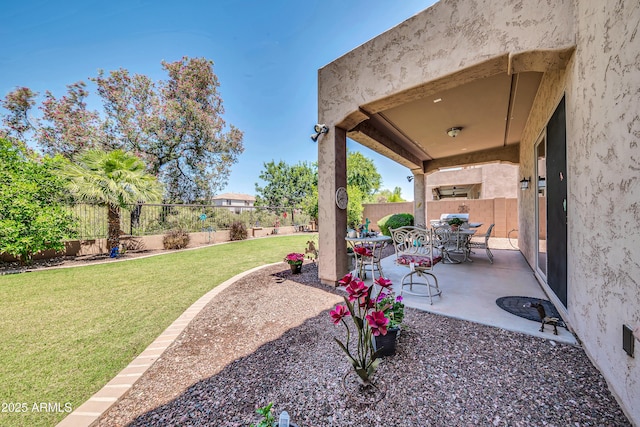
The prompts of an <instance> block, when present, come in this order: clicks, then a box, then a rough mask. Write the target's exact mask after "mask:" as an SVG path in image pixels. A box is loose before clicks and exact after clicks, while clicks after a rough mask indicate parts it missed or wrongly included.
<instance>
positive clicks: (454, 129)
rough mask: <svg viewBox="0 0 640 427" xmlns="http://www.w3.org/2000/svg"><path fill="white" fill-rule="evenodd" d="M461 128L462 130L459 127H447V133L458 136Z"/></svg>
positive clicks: (452, 136) (453, 136)
mask: <svg viewBox="0 0 640 427" xmlns="http://www.w3.org/2000/svg"><path fill="white" fill-rule="evenodd" d="M461 130H462V128H461V127H452V128H449V129H447V135H449V136H450V137H451V138H455V137H456V136H458V134H459V133H460V131H461Z"/></svg>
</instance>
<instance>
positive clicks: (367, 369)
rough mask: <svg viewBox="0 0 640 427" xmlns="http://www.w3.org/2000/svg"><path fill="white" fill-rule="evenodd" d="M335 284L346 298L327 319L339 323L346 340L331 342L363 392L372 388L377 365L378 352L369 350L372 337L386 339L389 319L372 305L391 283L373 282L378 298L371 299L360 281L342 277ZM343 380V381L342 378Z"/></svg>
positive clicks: (368, 289)
mask: <svg viewBox="0 0 640 427" xmlns="http://www.w3.org/2000/svg"><path fill="white" fill-rule="evenodd" d="M339 283H340V284H341V285H342V286H345V288H346V291H347V294H348V295H347V296H345V297H344V302H345V304H344V305H342V304H338V305H337V306H336V307H335V309H334V310H332V311H331V312H330V315H331V318H332V320H333V323H334V324H336V325H338V324H340V323H342V325H343V326H344V327H345V328H346V331H347V336H346V339H345V340H344V342H343V341H341V340H339V339H338V338H335V337H334V339H335V341H336V342H337V343H338V345H339V346H340V348H341V349H342V351H344V352H345V354H346V355H347V359H349V361H350V362H351V365H352V366H353V369H354V371H355V372H356V374H357V376H358V380H359V382H360V384H361V385H362V386H364V388H365V389H368V387H370V386H371V387H375V385H374V384H373V383H372V378H373V374H374V373H375V370H376V368H377V366H378V364H379V363H380V360H379V359H378V358H379V357H380V353H381V350H382V349H379V350H375V349H374V348H373V347H374V344H373V337H376V336H379V335H386V334H387V326H388V324H389V319H388V318H387V317H386V316H385V314H384V312H383V311H382V310H380V309H379V307H378V305H377V304H376V301H377V299H378V296H379V294H380V292H382V290H383V289H389V288H390V287H391V281H390V280H386V279H382V278H379V279H378V280H377V281H376V283H377V284H378V285H379V286H380V291H379V292H378V295H372V294H373V292H374V286H367V285H366V284H365V283H364V282H363V281H362V280H360V279H359V278H357V277H354V276H353V275H351V274H347V275H346V276H344V277H343V278H342V279H341V280H340V281H339ZM347 317H351V320H352V321H353V327H354V328H355V332H356V333H357V337H356V341H357V344H356V349H355V350H353V349H352V347H350V338H351V328H350V327H349V324H348V323H347V322H346V319H347ZM344 379H346V374H345V378H344ZM343 386H344V381H343ZM345 389H346V388H345Z"/></svg>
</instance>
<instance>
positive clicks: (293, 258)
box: [284, 252, 304, 265]
mask: <svg viewBox="0 0 640 427" xmlns="http://www.w3.org/2000/svg"><path fill="white" fill-rule="evenodd" d="M284 260H285V261H287V262H288V263H289V265H302V261H304V255H303V254H299V253H297V252H292V253H290V254H289V255H287V256H286V257H284Z"/></svg>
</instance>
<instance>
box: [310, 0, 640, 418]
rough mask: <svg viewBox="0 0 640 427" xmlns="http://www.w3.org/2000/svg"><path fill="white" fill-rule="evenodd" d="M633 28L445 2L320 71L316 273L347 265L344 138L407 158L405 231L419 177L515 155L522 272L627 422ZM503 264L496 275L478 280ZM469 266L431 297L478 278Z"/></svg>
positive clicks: (622, 8)
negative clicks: (409, 197) (409, 183)
mask: <svg viewBox="0 0 640 427" xmlns="http://www.w3.org/2000/svg"><path fill="white" fill-rule="evenodd" d="M638 22H640V7H639V6H638V3H637V1H635V2H634V1H629V0H622V1H615V0H604V1H596V0H585V1H576V0H561V1H558V2H554V3H553V4H545V5H540V4H539V3H537V2H528V3H527V2H521V1H515V0H487V1H483V2H480V3H478V2H473V1H446V0H442V1H439V2H437V3H436V4H434V5H433V6H431V7H430V8H428V9H425V10H424V11H422V12H420V13H418V14H416V15H415V16H413V17H411V18H409V19H407V20H406V21H404V22H402V23H401V24H399V25H398V26H396V27H394V28H392V29H390V30H388V31H387V32H385V33H383V34H380V35H379V36H377V37H375V38H374V39H372V40H370V41H368V42H366V43H364V44H362V45H361V46H358V47H355V48H354V49H353V50H352V51H350V52H348V53H346V54H345V55H343V56H341V57H340V58H337V59H336V60H334V61H333V62H331V63H329V64H327V65H326V66H324V67H322V68H321V69H320V70H319V71H318V122H317V123H318V126H320V128H321V129H323V132H322V133H321V134H318V139H317V143H318V191H319V204H318V217H319V233H320V238H319V250H320V259H319V273H318V274H319V277H320V279H321V281H322V282H323V283H325V284H335V283H336V281H337V280H339V279H340V278H341V277H342V275H344V274H345V273H346V271H347V265H346V264H347V257H346V248H345V244H344V236H345V232H346V212H345V210H344V207H341V206H346V200H345V198H344V197H343V195H344V192H345V188H346V186H347V180H346V146H347V139H348V138H349V139H351V140H353V141H356V142H358V143H360V144H362V145H364V146H366V147H368V148H370V149H372V150H374V151H376V152H378V153H380V154H382V155H384V156H386V157H388V158H390V159H392V160H394V161H396V162H398V163H400V164H402V165H404V166H406V167H407V170H408V173H410V174H411V175H412V180H413V183H414V197H413V199H414V209H413V211H414V217H415V223H416V224H428V220H429V219H432V218H430V215H429V212H427V204H426V194H425V193H426V191H425V190H426V188H425V187H426V183H425V181H426V176H427V175H429V174H430V173H432V172H434V171H436V170H442V169H443V168H451V167H460V166H474V165H479V164H484V163H492V162H507V163H511V164H517V165H518V166H519V175H518V177H517V181H520V182H521V183H523V184H522V188H523V190H522V191H519V195H518V247H519V249H520V252H521V254H522V255H521V257H522V258H523V259H524V263H525V264H526V265H528V266H529V269H530V270H529V272H528V276H529V279H531V280H535V281H537V282H538V283H539V284H540V285H539V286H540V287H541V288H542V290H543V291H544V294H546V296H547V298H548V299H549V300H550V301H551V302H552V303H553V305H554V306H555V308H556V309H557V310H558V312H559V313H560V314H561V315H562V317H563V318H564V319H565V320H566V321H567V322H568V324H569V325H570V327H571V328H572V330H573V331H574V332H575V334H576V336H577V337H578V339H579V340H580V342H581V345H582V346H583V347H584V349H585V350H586V352H587V353H588V354H589V356H590V357H591V358H592V360H594V362H595V364H596V365H597V367H598V368H599V369H600V370H601V371H602V373H603V375H604V376H605V378H606V379H607V381H608V383H609V387H610V388H611V389H612V390H613V391H614V393H615V394H616V397H617V398H618V399H619V401H620V403H621V405H622V407H623V408H624V410H625V411H626V412H627V413H628V414H629V417H630V419H632V420H633V422H635V423H638V422H640V407H638V405H635V402H637V401H639V400H640V381H638V380H637V379H638V378H640V364H639V363H638V356H637V353H638V351H637V348H638V347H639V346H640V344H638V343H640V305H638V304H637V301H640V286H639V285H638V279H637V278H638V277H640V263H638V260H637V258H638V257H637V254H638V251H637V242H638V239H640V228H638V227H637V223H638V200H639V199H640V196H639V195H638V194H639V192H640V185H639V181H638V179H637V171H638V157H637V147H638V137H639V135H640V129H639V123H640V121H638V115H637V105H636V104H637V101H636V98H637V96H634V94H637V91H638V81H639V80H638V76H640V63H639V62H638V43H639V41H640V38H638V37H637V33H638ZM611 46H616V47H617V48H613V47H611ZM525 184H526V185H525ZM338 195H342V197H337V196H338ZM471 216H472V217H473V212H471ZM613 241H615V244H612V243H611V242H613ZM520 261H522V260H519V261H518V263H520ZM478 266H479V265H474V266H473V267H478ZM446 267H447V270H452V271H454V270H453V268H454V267H462V268H458V270H455V271H456V272H457V273H459V274H464V271H465V270H467V267H468V268H469V269H471V266H464V265H462V266H461V265H458V266H446ZM463 269H464V270H463ZM440 270H443V269H440ZM504 273H505V270H501V269H498V268H493V269H492V270H491V276H490V280H491V283H492V284H493V283H497V282H499V280H497V278H499V277H500V275H501V274H504ZM443 274H444V272H443ZM466 274H467V275H466V276H462V278H461V281H458V282H456V283H455V284H453V283H454V282H453V281H451V283H452V284H453V287H452V288H451V289H449V290H446V289H445V290H444V291H443V297H442V302H439V301H438V298H436V301H435V302H434V304H433V305H434V306H437V305H438V304H441V307H444V306H445V304H446V303H445V299H446V300H448V297H447V295H455V292H457V291H459V290H460V289H463V287H464V286H471V283H480V279H479V278H480V277H481V274H480V273H479V274H473V273H466ZM525 275H527V274H526V273H525ZM533 277H535V279H533ZM443 285H444V283H443ZM505 291H509V294H511V292H510V291H511V289H509V288H507V289H505ZM505 291H501V292H500V294H502V293H503V292H505ZM462 293H464V292H462ZM484 293H488V291H485V292H484ZM482 305H483V306H484V305H486V304H482ZM467 308H468V307H467ZM634 343H635V347H634ZM634 348H635V349H636V350H635V354H634Z"/></svg>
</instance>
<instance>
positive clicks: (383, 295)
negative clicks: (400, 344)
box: [374, 278, 404, 356]
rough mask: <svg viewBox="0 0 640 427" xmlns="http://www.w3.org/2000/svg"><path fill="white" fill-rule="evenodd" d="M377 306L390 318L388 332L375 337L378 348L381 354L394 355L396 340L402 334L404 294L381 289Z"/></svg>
mask: <svg viewBox="0 0 640 427" xmlns="http://www.w3.org/2000/svg"><path fill="white" fill-rule="evenodd" d="M381 280H387V279H384V278H380V279H378V281H377V282H376V283H378V284H379V283H380V281H381ZM376 306H377V307H378V309H379V310H381V311H382V312H383V313H384V316H385V317H386V318H387V319H389V323H388V325H387V334H386V335H378V336H376V337H374V344H375V348H376V350H380V356H392V355H394V354H395V353H396V348H397V345H396V344H397V343H396V340H397V338H398V336H399V335H400V327H401V325H402V321H403V320H404V303H403V302H402V296H401V295H398V296H396V295H395V294H394V293H393V291H391V292H384V291H381V292H380V294H379V295H378V299H377V301H376Z"/></svg>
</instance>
